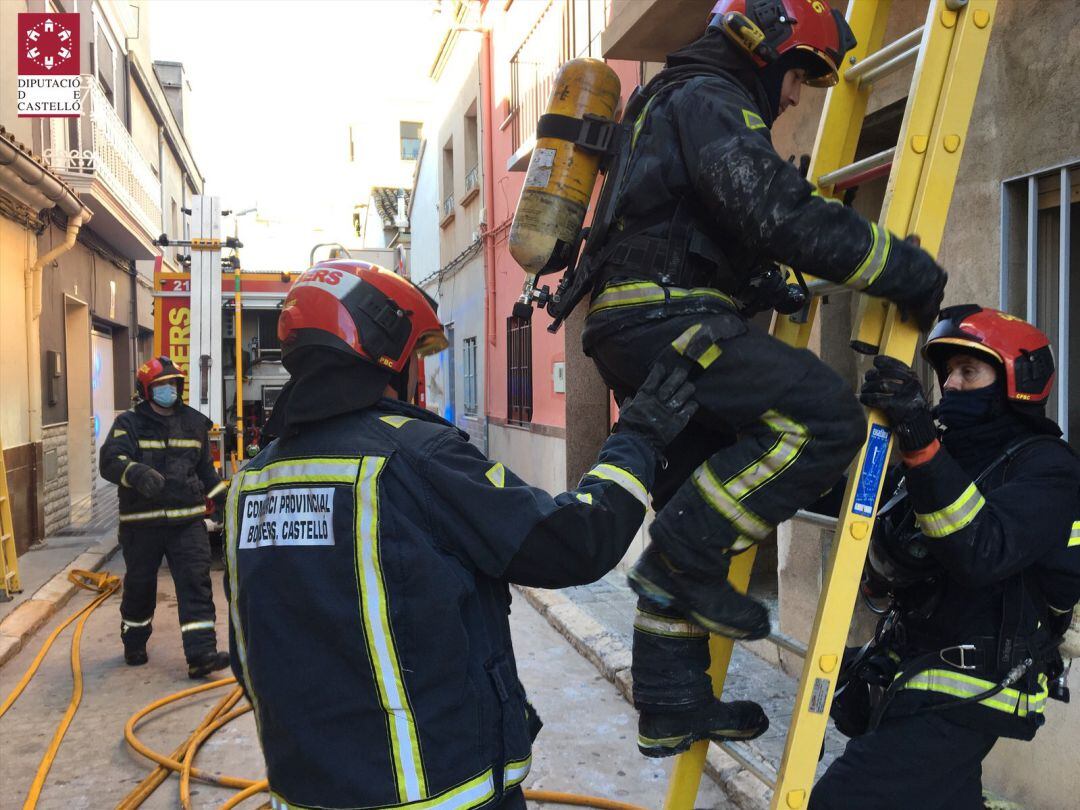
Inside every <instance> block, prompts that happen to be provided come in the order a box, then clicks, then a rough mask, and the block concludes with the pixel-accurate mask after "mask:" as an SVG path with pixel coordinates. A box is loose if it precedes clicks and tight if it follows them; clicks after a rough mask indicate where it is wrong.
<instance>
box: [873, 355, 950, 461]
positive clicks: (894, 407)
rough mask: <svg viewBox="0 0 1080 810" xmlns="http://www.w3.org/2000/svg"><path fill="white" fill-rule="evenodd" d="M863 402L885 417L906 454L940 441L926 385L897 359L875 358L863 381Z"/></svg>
mask: <svg viewBox="0 0 1080 810" xmlns="http://www.w3.org/2000/svg"><path fill="white" fill-rule="evenodd" d="M859 401H860V402H862V404H863V405H866V406H867V407H868V408H877V409H878V410H880V411H881V412H882V413H884V414H885V418H886V419H888V420H889V424H890V425H891V426H892V429H893V432H894V433H895V434H896V441H897V444H899V446H900V450H901V451H902V452H905V453H914V452H915V451H916V450H922V449H923V448H924V447H926V446H927V445H928V444H930V443H931V442H932V441H934V439H936V438H937V428H936V427H934V418H933V417H932V416H931V415H930V404H929V403H928V402H927V401H926V395H925V394H924V393H923V387H922V383H921V382H920V381H919V378H918V376H917V375H916V374H915V372H914V371H913V370H912V369H911V366H909V365H907V364H906V363H901V362H900V361H899V360H897V359H896V358H894V357H888V356H887V355H883V354H879V355H878V356H877V357H875V358H874V367H873V368H872V369H870V370H869V371H867V372H866V377H865V378H864V379H863V384H862V390H861V391H860V392H859Z"/></svg>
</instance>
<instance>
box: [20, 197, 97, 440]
mask: <svg viewBox="0 0 1080 810" xmlns="http://www.w3.org/2000/svg"><path fill="white" fill-rule="evenodd" d="M88 219H90V212H89V211H87V210H86V209H85V208H84V209H82V210H80V211H79V213H77V214H75V215H74V216H73V217H71V218H70V219H68V225H67V232H66V234H65V236H64V241H63V242H61V243H60V244H59V245H57V246H56V247H54V248H53V249H52V250H50V251H49V252H48V253H46V254H45V255H44V256H39V257H38V259H37V261H36V262H34V263H33V264H32V265H30V267H29V268H28V269H27V271H26V275H25V277H24V279H23V287H24V290H25V304H26V386H27V392H26V393H27V396H28V398H29V405H30V407H29V408H28V409H27V420H28V426H29V428H30V441H31V442H37V441H41V385H40V379H39V380H38V383H39V384H38V385H34V377H35V376H37V377H39V378H40V376H41V330H40V327H39V324H38V320H39V319H40V317H41V274H42V270H43V269H44V267H45V265H47V264H49V262H52V261H54V260H55V259H56V258H57V257H58V256H60V255H62V254H64V253H67V252H68V251H69V250H71V248H72V247H74V246H75V238H76V237H77V236H78V235H79V229H80V228H81V227H82V226H83V223H84V222H85V221H86V220H88Z"/></svg>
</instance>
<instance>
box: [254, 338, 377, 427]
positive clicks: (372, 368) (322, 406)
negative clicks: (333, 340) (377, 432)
mask: <svg viewBox="0 0 1080 810" xmlns="http://www.w3.org/2000/svg"><path fill="white" fill-rule="evenodd" d="M284 365H285V368H286V369H287V370H288V372H289V373H290V374H291V375H292V377H291V378H290V379H289V381H288V382H287V383H286V384H285V387H284V388H282V389H281V393H280V394H278V398H277V402H275V403H274V411H273V413H272V414H271V415H270V421H269V422H268V423H267V425H266V432H267V433H269V434H270V435H272V436H288V435H291V434H293V433H296V432H298V430H299V429H300V426H301V425H304V424H307V423H311V422H321V421H322V420H324V419H329V418H331V417H334V416H340V415H341V414H343V413H349V412H350V411H359V410H361V409H363V408H368V407H370V406H372V405H374V404H375V403H376V402H378V401H379V400H380V399H381V398H382V396H383V393H384V392H385V391H386V386H387V385H388V384H389V383H390V381H391V377H392V376H393V375H392V373H391V372H390V370H389V369H384V368H381V367H379V366H376V365H374V364H373V363H368V362H365V361H363V360H360V359H358V358H356V357H352V356H350V355H348V354H345V353H344V352H338V351H334V350H332V349H326V348H323V347H319V346H305V347H301V348H298V349H294V350H293V351H292V352H290V353H289V354H288V355H287V356H286V357H285V360H284Z"/></svg>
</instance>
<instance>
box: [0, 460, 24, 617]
mask: <svg viewBox="0 0 1080 810" xmlns="http://www.w3.org/2000/svg"><path fill="white" fill-rule="evenodd" d="M21 590H22V586H21V585H20V584H19V561H18V559H17V558H16V557H15V527H14V525H13V524H12V522H11V500H10V498H9V497H8V485H7V466H6V465H5V464H4V442H3V439H0V600H3V601H6V600H8V599H10V598H11V595H12V594H13V593H18V592H19V591H21Z"/></svg>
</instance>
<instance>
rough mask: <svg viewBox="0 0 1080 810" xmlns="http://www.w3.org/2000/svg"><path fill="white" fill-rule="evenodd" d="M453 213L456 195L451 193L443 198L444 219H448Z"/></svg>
mask: <svg viewBox="0 0 1080 810" xmlns="http://www.w3.org/2000/svg"><path fill="white" fill-rule="evenodd" d="M452 213H454V195H453V194H450V195H447V197H446V199H445V200H443V203H442V215H443V219H446V218H447V217H448V216H450V215H451V214H452Z"/></svg>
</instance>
